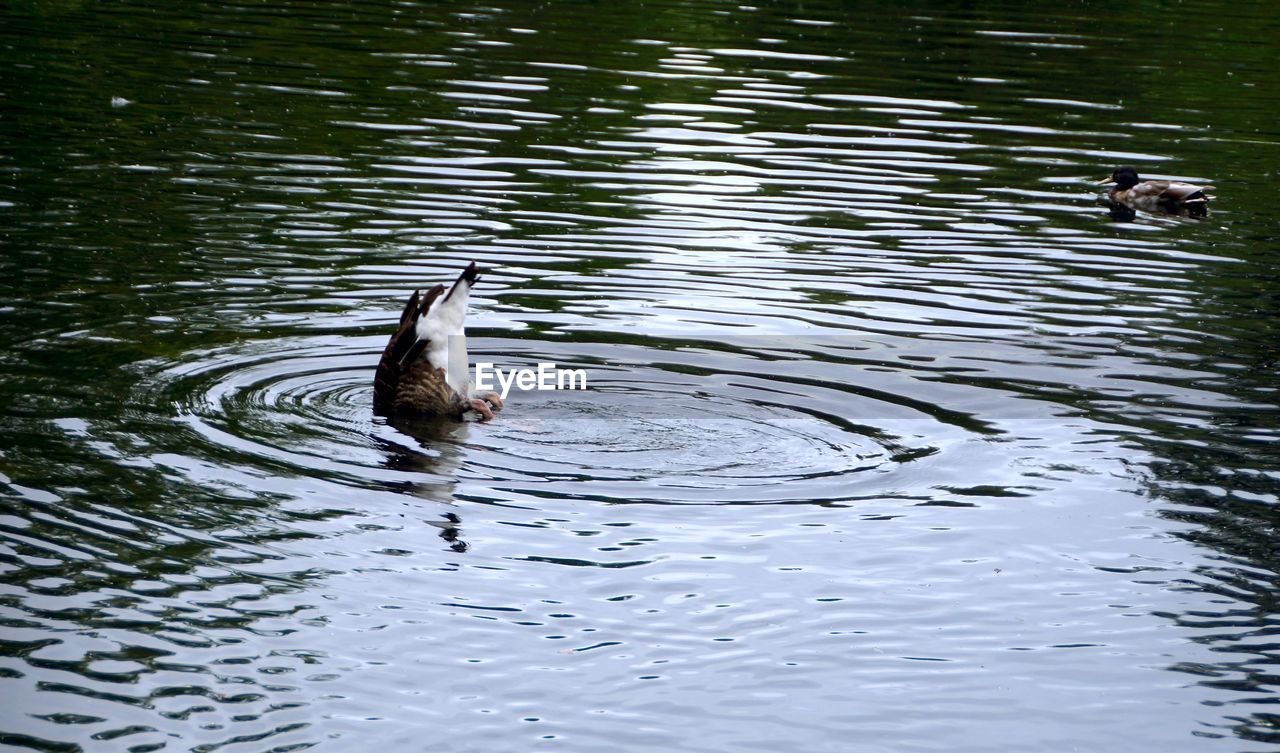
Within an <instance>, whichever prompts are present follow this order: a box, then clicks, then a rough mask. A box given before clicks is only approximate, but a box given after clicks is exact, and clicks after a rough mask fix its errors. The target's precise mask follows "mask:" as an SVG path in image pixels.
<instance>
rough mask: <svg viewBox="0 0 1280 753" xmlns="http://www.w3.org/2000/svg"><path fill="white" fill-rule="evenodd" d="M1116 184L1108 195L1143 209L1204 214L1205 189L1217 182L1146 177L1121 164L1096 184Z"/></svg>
mask: <svg viewBox="0 0 1280 753" xmlns="http://www.w3.org/2000/svg"><path fill="white" fill-rule="evenodd" d="M1108 184H1114V185H1113V186H1112V188H1111V191H1110V192H1108V193H1107V198H1109V199H1111V201H1113V202H1115V203H1117V204H1122V205H1124V206H1126V207H1129V208H1130V209H1138V210H1141V211H1143V212H1157V211H1159V212H1168V213H1170V214H1190V215H1204V214H1205V213H1206V212H1207V211H1208V204H1209V200H1210V199H1212V198H1213V197H1212V196H1210V195H1209V194H1207V193H1205V191H1208V190H1209V189H1211V188H1213V186H1197V185H1195V184H1193V183H1183V182H1182V181H1178V180H1142V179H1141V178H1139V177H1138V171H1137V170H1134V169H1133V168H1132V167H1121V168H1119V169H1117V170H1116V171H1115V172H1113V173H1111V177H1109V178H1103V179H1102V180H1100V181H1097V182H1096V183H1095V184H1094V185H1108Z"/></svg>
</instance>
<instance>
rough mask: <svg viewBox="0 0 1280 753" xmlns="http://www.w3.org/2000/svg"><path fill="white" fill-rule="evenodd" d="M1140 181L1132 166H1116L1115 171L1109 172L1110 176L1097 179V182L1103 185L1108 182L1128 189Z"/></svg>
mask: <svg viewBox="0 0 1280 753" xmlns="http://www.w3.org/2000/svg"><path fill="white" fill-rule="evenodd" d="M1140 182H1141V179H1140V178H1139V177H1138V171H1137V170H1134V169H1133V168H1132V167H1120V168H1116V171H1115V172H1113V173H1111V177H1110V178H1103V179H1102V180H1100V181H1098V184H1099V185H1105V184H1108V183H1114V184H1115V185H1116V188H1120V189H1129V188H1133V187H1134V186H1136V185H1138V183H1140Z"/></svg>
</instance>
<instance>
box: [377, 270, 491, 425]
mask: <svg viewBox="0 0 1280 753" xmlns="http://www.w3.org/2000/svg"><path fill="white" fill-rule="evenodd" d="M478 279H480V273H479V272H478V271H477V270H476V263H475V262H471V264H470V265H468V266H467V268H466V269H464V270H462V274H460V275H458V279H457V281H456V282H454V283H453V287H451V288H449V290H448V291H447V292H446V291H445V287H444V285H436V286H435V287H433V288H431V289H430V290H428V291H427V293H426V295H422V294H421V291H418V290H415V291H413V295H411V296H409V301H408V302H407V303H406V304H405V307H404V312H403V313H401V314H400V326H399V328H397V329H396V332H395V334H394V335H392V336H391V340H390V341H389V342H388V343H387V347H386V349H385V350H383V351H382V359H381V360H380V361H378V371H377V373H376V374H375V375H374V377H373V407H374V410H375V411H377V412H378V413H380V414H382V415H414V416H423V417H449V418H457V419H460V418H462V417H463V416H464V415H466V413H467V412H468V411H472V410H474V411H476V412H478V413H479V414H480V415H481V420H484V421H488V420H489V419H491V418H493V411H494V410H501V409H502V399H501V398H500V397H498V395H496V394H494V393H492V392H489V393H485V394H483V395H480V394H475V393H474V390H473V388H472V384H471V379H470V376H469V373H470V372H469V361H468V360H467V340H466V332H465V329H464V326H463V320H464V319H465V318H466V315H467V299H468V298H469V297H470V295H471V287H472V286H473V285H475V283H476V280H478ZM450 364H452V365H453V368H450Z"/></svg>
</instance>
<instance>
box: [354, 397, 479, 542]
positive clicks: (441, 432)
mask: <svg viewBox="0 0 1280 753" xmlns="http://www.w3.org/2000/svg"><path fill="white" fill-rule="evenodd" d="M387 425H388V426H391V427H392V428H394V429H396V430H397V431H399V432H400V433H401V434H403V435H405V436H406V437H410V438H412V439H414V440H417V446H416V447H415V446H410V445H409V444H406V443H401V442H396V441H393V440H391V439H388V438H386V437H379V436H374V437H373V442H374V444H376V445H377V446H378V447H379V448H380V449H382V451H383V452H385V453H386V459H385V460H384V461H383V465H384V466H385V467H386V468H387V469H389V470H393V471H399V472H406V473H409V474H412V475H413V476H414V477H418V478H420V479H421V480H415V481H403V482H398V483H394V484H392V486H393V488H394V490H395V491H396V492H399V493H402V494H408V495H410V496H413V497H416V498H419V499H425V500H429V501H432V502H437V503H441V504H444V505H454V504H456V502H455V500H456V496H455V494H456V490H457V486H458V482H457V477H458V471H459V470H460V469H461V468H462V449H461V448H462V447H463V445H465V443H466V441H467V434H468V433H469V432H470V428H471V427H470V424H469V423H466V422H458V421H455V420H453V419H450V418H443V417H436V418H424V417H421V416H398V415H397V416H390V417H388V418H387ZM441 518H442V520H428V521H426V522H427V524H428V525H431V526H434V527H436V528H438V529H440V538H441V539H443V540H444V541H445V543H446V544H448V546H449V548H450V549H452V550H453V551H455V552H465V551H467V550H468V549H470V548H471V547H470V545H469V544H468V543H467V542H465V541H463V540H462V538H461V528H462V518H461V517H460V516H459V515H458V514H457V513H455V512H452V511H449V512H445V513H443V515H441Z"/></svg>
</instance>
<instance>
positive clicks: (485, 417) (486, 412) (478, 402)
mask: <svg viewBox="0 0 1280 753" xmlns="http://www.w3.org/2000/svg"><path fill="white" fill-rule="evenodd" d="M471 409H472V410H474V411H475V412H476V413H479V414H480V420H481V421H492V420H493V410H492V409H490V408H489V404H488V403H487V402H485V401H484V400H482V399H480V398H478V397H473V398H471Z"/></svg>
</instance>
